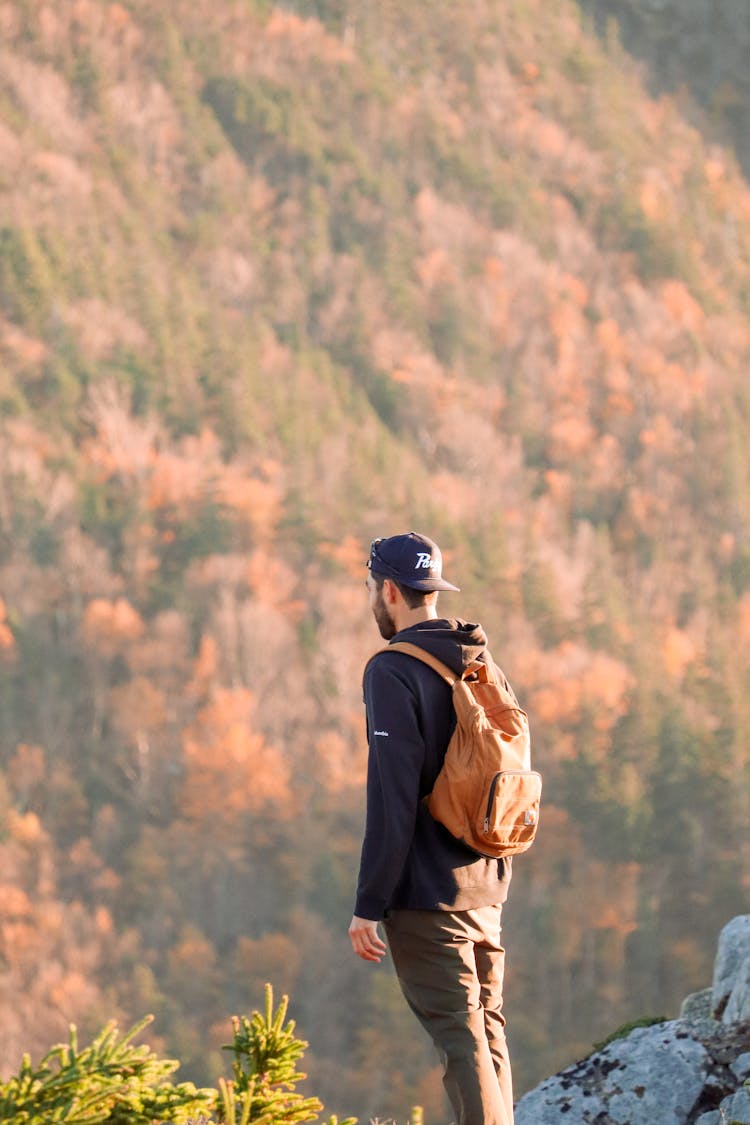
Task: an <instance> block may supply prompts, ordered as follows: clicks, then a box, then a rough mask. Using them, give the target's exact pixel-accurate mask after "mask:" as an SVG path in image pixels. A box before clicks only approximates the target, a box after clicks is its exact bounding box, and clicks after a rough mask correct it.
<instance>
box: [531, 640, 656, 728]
mask: <svg viewBox="0 0 750 1125" xmlns="http://www.w3.org/2000/svg"><path fill="white" fill-rule="evenodd" d="M520 671H521V676H522V678H523V679H524V680H525V682H526V683H527V685H528V692H529V705H530V708H531V710H532V711H533V713H534V718H535V719H536V720H538V721H540V722H542V723H555V724H563V725H566V724H570V725H575V724H576V723H578V722H579V721H580V719H581V715H582V712H583V711H584V710H586V711H589V712H591V713H592V714H593V717H594V725H595V727H596V728H597V729H599V730H601V731H607V730H610V729H611V728H612V726H613V725H614V723H615V722H616V721H617V719H618V718H620V716H621V715H622V714H624V712H625V710H626V707H627V696H628V692H629V691H630V689H631V688H632V686H633V683H634V677H633V674H632V673H631V672H630V670H629V669H628V668H627V667H626V666H625V665H624V664H623V663H622V662H621V661H619V660H616V659H615V658H614V657H612V656H609V655H608V654H607V653H604V652H598V651H597V652H591V651H590V650H588V649H586V648H584V647H583V646H582V645H577V644H575V643H574V642H572V641H564V642H563V643H562V644H560V645H558V647H557V648H556V649H553V650H551V651H549V652H542V651H539V650H532V651H529V652H527V653H526V654H525V655H524V656H523V657H522V658H521V661H520Z"/></svg>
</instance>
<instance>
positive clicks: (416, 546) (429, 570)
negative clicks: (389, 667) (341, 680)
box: [367, 531, 458, 641]
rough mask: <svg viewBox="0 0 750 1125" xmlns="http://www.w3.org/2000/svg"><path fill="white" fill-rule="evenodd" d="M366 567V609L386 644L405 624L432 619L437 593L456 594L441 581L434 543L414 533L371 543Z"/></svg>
mask: <svg viewBox="0 0 750 1125" xmlns="http://www.w3.org/2000/svg"><path fill="white" fill-rule="evenodd" d="M367 566H368V569H369V572H370V573H369V574H368V576H367V589H368V592H369V594H370V608H371V609H372V612H373V616H374V618H375V621H376V623H377V626H378V629H379V630H380V635H381V636H382V637H383V638H384V639H385V640H387V641H389V640H390V639H391V637H393V636H395V634H396V633H397V632H400V630H401V629H403V628H405V627H406V626H407V625H409V624H416V622H417V621H423V620H427V619H428V618H432V617H436V616H437V611H436V608H435V606H436V603H437V596H438V591H439V590H458V587H457V586H452V585H451V583H450V582H446V581H445V580H444V578H443V577H442V556H441V554H440V548H439V547H438V545H437V543H435V542H433V540H432V539H428V538H427V536H425V535H418V534H417V533H416V532H415V531H410V532H408V534H406V535H393V536H391V537H390V538H388V539H374V540H373V542H372V543H371V545H370V558H369V560H368V563H367Z"/></svg>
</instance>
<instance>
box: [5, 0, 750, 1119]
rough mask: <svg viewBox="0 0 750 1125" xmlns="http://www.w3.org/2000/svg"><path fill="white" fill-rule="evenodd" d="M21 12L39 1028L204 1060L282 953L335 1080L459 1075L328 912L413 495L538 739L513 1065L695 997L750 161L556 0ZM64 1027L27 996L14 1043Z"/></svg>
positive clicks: (712, 839) (21, 376)
mask: <svg viewBox="0 0 750 1125" xmlns="http://www.w3.org/2000/svg"><path fill="white" fill-rule="evenodd" d="M542 16H543V18H542ZM0 27H1V29H2V36H1V38H2V43H3V47H2V49H1V53H0V192H1V195H0V215H2V220H1V223H0V227H1V229H0V412H1V413H2V446H1V449H2V460H1V461H0V518H1V519H2V542H1V543H0V593H2V599H3V608H2V613H3V616H2V617H1V618H0V623H1V625H2V629H1V630H0V644H1V645H2V654H3V659H4V661H5V675H4V677H3V679H2V693H3V694H2V698H3V707H2V710H1V711H0V724H1V726H0V730H1V731H2V742H1V743H0V746H1V748H2V762H1V765H2V770H3V775H4V785H5V788H4V791H3V797H2V801H3V808H4V809H5V810H6V811H5V814H4V815H5V816H6V822H7V823H6V831H7V835H6V842H5V844H4V845H3V846H4V847H5V848H6V849H7V859H8V870H9V871H11V872H12V874H11V875H10V876H9V877H8V884H7V888H8V889H7V891H6V895H5V897H4V898H3V899H2V900H1V901H2V903H3V905H2V910H3V911H4V912H5V913H4V914H3V917H4V918H5V919H6V920H7V921H8V924H11V923H12V925H13V926H15V927H16V929H15V930H14V931H13V933H14V934H16V939H15V940H16V942H17V944H16V945H15V946H14V947H13V949H12V950H11V951H10V952H9V953H8V954H7V955H6V957H7V962H8V970H7V972H6V973H5V977H4V987H5V988H6V991H7V995H8V997H9V1002H10V1001H12V1000H13V998H14V997H15V996H16V995H18V994H19V993H20V991H21V990H22V989H23V987H24V986H23V983H22V982H23V980H24V979H25V978H24V973H28V971H30V970H29V968H28V965H29V961H28V958H29V953H28V949H27V948H24V942H26V943H27V944H28V941H29V940H30V938H29V935H30V934H31V933H33V932H34V931H35V930H39V927H40V920H41V919H42V918H43V917H48V916H49V913H50V911H51V912H52V913H53V914H55V917H56V918H57V922H56V927H57V929H58V930H59V931H60V934H61V936H60V937H59V938H56V937H55V933H57V930H56V928H55V926H53V927H52V928H51V929H50V928H49V927H48V929H47V930H45V931H44V932H45V933H46V934H48V938H47V939H45V940H48V945H44V944H41V945H39V946H38V947H37V948H38V955H37V961H36V964H37V965H40V964H42V963H44V964H47V963H54V964H56V966H57V968H56V973H55V974H53V977H54V979H50V980H49V983H48V984H46V985H45V986H44V988H46V989H47V991H46V992H45V991H44V988H42V986H41V985H40V988H42V991H41V992H40V994H39V999H38V1002H37V1003H38V1007H36V1008H34V1009H33V1011H34V1012H35V1013H37V1012H40V1011H41V1012H44V1013H46V1014H45V1016H44V1019H45V1021H46V1020H51V1021H52V1022H54V1029H53V1030H54V1031H55V1033H58V1032H59V1033H60V1034H62V1032H61V1031H59V1029H60V1028H63V1029H64V1025H65V1023H66V1021H67V1020H68V1019H73V1018H75V1019H76V1020H77V1021H79V1022H81V1023H85V1021H89V1024H90V1025H91V1026H93V1025H94V1024H95V1023H96V1024H98V1023H101V1022H103V1019H102V1017H106V1016H108V1015H110V1014H114V1012H115V1011H117V1012H122V1013H125V1014H127V1015H128V1016H131V1015H132V1016H133V1017H135V1016H138V1015H140V1014H141V1013H142V1011H143V1010H144V1009H145V1008H147V1009H149V1010H155V1011H156V1013H157V1023H156V1032H157V1034H158V1035H160V1036H162V1037H163V1039H164V1040H165V1041H166V1042H167V1043H168V1047H169V1051H170V1052H173V1053H175V1054H176V1055H178V1056H179V1057H181V1058H183V1059H184V1060H185V1061H186V1063H187V1064H188V1066H189V1067H190V1068H191V1073H190V1075H188V1076H190V1077H198V1078H199V1079H200V1078H202V1076H204V1075H206V1076H207V1077H208V1078H211V1080H213V1078H214V1077H215V1074H216V1073H218V1072H219V1069H220V1068H219V1065H218V1062H217V1054H216V1053H217V1051H218V1049H219V1046H220V1044H221V1036H222V1035H223V1034H224V1032H223V1030H220V1029H221V1028H222V1027H223V1023H222V1020H223V1018H224V1016H225V1014H226V1011H227V1010H228V1009H232V1010H236V1009H239V1008H243V1007H247V1006H249V1005H250V1004H251V1003H256V1002H257V1001H258V999H259V996H260V989H261V987H262V983H263V981H264V980H265V979H273V981H274V984H275V985H276V987H277V990H278V988H282V989H284V988H289V989H291V990H292V993H293V1004H294V1002H295V1001H296V1003H297V1006H298V1011H299V1018H300V1023H301V1026H302V1027H303V1029H304V1033H305V1034H306V1035H307V1036H309V1037H310V1038H311V1039H312V1040H313V1052H312V1057H311V1061H310V1070H311V1073H312V1074H314V1076H315V1088H316V1091H319V1092H320V1093H321V1096H322V1097H323V1099H324V1101H325V1103H326V1105H327V1106H328V1107H330V1109H331V1110H332V1111H337V1112H342V1113H343V1112H351V1111H353V1112H358V1113H360V1114H362V1115H363V1116H366V1115H367V1114H375V1113H379V1114H381V1115H384V1114H388V1113H390V1114H393V1115H394V1116H400V1117H403V1116H404V1114H405V1107H406V1106H408V1105H409V1104H410V1103H411V1102H412V1101H415V1100H420V1101H421V1102H423V1103H424V1104H425V1105H426V1107H427V1109H428V1116H429V1112H430V1110H432V1112H433V1115H434V1117H436V1118H437V1117H439V1115H440V1112H441V1111H440V1108H439V1107H440V1104H441V1102H440V1098H441V1095H440V1092H439V1089H438V1083H437V1078H436V1076H435V1074H434V1071H431V1069H430V1068H431V1067H432V1057H431V1055H430V1054H429V1051H428V1049H427V1048H426V1047H423V1046H422V1045H421V1044H420V1043H416V1044H415V1043H414V1042H413V1038H414V1036H413V1029H412V1026H411V1023H410V1021H409V1017H408V1013H405V1012H404V1011H403V1005H402V1002H401V1000H400V998H399V997H398V996H397V995H396V991H395V986H394V983H393V980H392V978H391V977H389V976H386V975H385V974H372V973H369V974H368V973H366V971H363V970H362V969H361V968H360V967H359V966H357V965H352V964H351V958H350V955H349V953H348V951H347V949H346V939H345V928H346V924H347V921H348V912H350V909H351V892H352V884H353V880H354V877H355V873H356V865H357V851H358V841H359V836H360V832H361V815H362V777H363V770H364V756H365V750H364V734H363V723H362V713H361V702H360V676H361V670H362V666H363V663H364V661H365V659H366V657H367V655H368V654H369V653H370V652H371V651H372V649H373V648H374V647H375V642H376V636H375V634H374V627H373V625H372V622H371V621H370V620H368V614H367V608H366V604H365V601H364V597H363V591H362V580H363V575H364V560H365V559H366V555H367V544H368V543H369V540H370V539H371V538H372V537H373V536H375V535H379V534H384V533H385V534H387V533H389V532H392V531H395V530H399V529H403V528H406V527H410V526H411V527H418V528H419V529H421V530H425V531H428V532H430V533H431V534H434V535H435V536H436V538H438V539H439V540H440V541H441V543H442V544H444V545H445V548H446V550H445V554H446V557H447V559H448V561H449V563H450V572H451V573H452V574H455V575H456V576H457V581H458V582H459V583H460V584H461V586H462V595H461V597H460V599H458V600H457V601H456V602H455V603H451V606H450V607H449V605H448V600H447V599H446V602H445V605H446V611H447V612H452V611H453V609H452V606H453V605H455V606H457V607H459V611H460V612H461V613H462V614H464V615H465V616H466V617H470V618H471V617H474V618H475V619H476V618H480V619H481V620H482V621H483V623H484V624H485V626H486V627H487V629H488V631H489V633H490V635H491V637H492V640H493V648H494V650H495V654H496V656H497V658H498V659H499V660H500V661H501V663H502V664H503V667H504V668H505V670H506V671H507V673H508V675H509V677H510V679H511V681H512V682H513V683H514V686H515V687H516V689H517V691H518V693H519V695H520V696H521V697H522V699H523V700H524V703H525V705H526V706H527V707H528V710H529V712H530V716H531V720H532V724H533V729H534V735H535V745H536V756H537V762H538V764H539V766H540V768H541V769H542V770H543V772H544V774H545V792H546V807H545V813H544V823H543V828H542V830H541V834H540V835H541V838H540V842H539V844H538V845H537V847H536V848H535V850H534V852H533V853H532V854H530V855H529V856H528V857H525V859H524V861H523V862H519V864H518V868H517V876H516V885H515V888H514V891H515V893H514V895H513V897H512V901H511V905H510V906H509V909H508V911H507V929H508V945H509V948H510V950H511V951H512V953H513V956H512V957H511V958H510V964H511V969H510V973H511V975H510V979H509V987H508V993H509V999H508V1004H509V1011H510V1020H511V1026H512V1028H513V1032H514V1038H513V1045H514V1049H515V1052H516V1058H517V1074H518V1084H519V1090H520V1091H522V1090H523V1089H524V1088H525V1087H526V1086H527V1085H528V1084H529V1083H531V1082H532V1081H535V1080H536V1079H538V1078H539V1077H542V1076H543V1075H545V1074H546V1073H548V1072H550V1071H551V1070H553V1069H555V1068H556V1067H557V1066H558V1065H561V1064H562V1063H564V1062H566V1061H569V1059H570V1058H571V1057H573V1056H574V1055H575V1054H576V1053H579V1052H580V1051H581V1049H585V1047H586V1046H587V1045H588V1043H589V1042H590V1041H591V1040H592V1039H594V1038H597V1037H599V1036H600V1035H601V1034H604V1033H606V1032H607V1031H608V1030H609V1029H610V1028H611V1026H613V1025H614V1024H616V1023H618V1022H622V1021H623V1020H624V1019H626V1018H629V1017H632V1016H638V1015H642V1014H643V1012H644V1010H646V1009H648V1010H656V1011H663V1010H665V1009H667V1008H668V1007H669V1005H670V1004H673V1003H675V1002H676V1001H677V999H678V998H679V996H681V995H682V994H683V993H684V992H686V991H688V990H689V988H690V987H691V986H693V984H694V983H699V982H700V980H702V979H703V977H704V976H705V972H706V966H707V965H708V964H709V961H710V957H711V950H712V941H713V934H714V932H715V928H716V922H717V917H716V916H717V915H718V916H719V920H721V919H722V918H723V917H724V916H727V917H729V916H731V914H733V913H737V912H738V910H740V909H741V908H742V901H741V900H742V899H743V898H744V895H745V894H746V891H747V885H748V884H747V881H748V878H749V877H750V871H749V868H748V861H749V859H750V857H749V856H748V834H747V831H746V829H747V825H748V774H747V769H748V767H747V759H746V751H745V745H746V734H747V723H748V719H747V708H746V703H745V699H746V696H747V681H748V666H747V663H748V662H747V660H746V658H745V656H744V652H745V648H746V644H745V642H746V640H747V637H748V631H749V630H750V613H749V609H748V607H749V606H750V594H749V593H748V582H749V581H750V565H749V560H750V547H749V545H748V542H747V532H746V527H747V505H748V456H747V448H748V442H747V430H748V397H747V391H746V378H745V372H746V370H747V365H748V359H749V358H750V337H749V334H748V330H747V311H748V308H747V306H748V293H749V292H750V289H749V288H748V274H749V267H748V261H749V260H750V259H749V256H748V243H749V240H750V192H748V189H747V185H746V184H745V182H744V181H743V179H742V177H741V175H740V174H739V172H738V170H737V168H736V166H735V163H734V161H733V159H732V157H731V155H729V154H728V153H727V152H725V151H723V150H720V149H718V148H716V147H707V146H706V145H705V144H704V142H703V141H702V140H701V138H700V136H699V135H698V134H697V133H696V132H695V131H694V130H693V129H692V128H691V127H690V126H689V125H688V124H687V123H686V122H685V121H683V120H682V119H681V117H680V115H679V113H678V111H677V109H676V108H675V106H674V105H673V104H672V103H670V102H669V101H667V100H661V101H658V102H655V101H653V100H651V99H649V97H648V96H647V95H646V94H645V93H644V92H643V90H642V89H641V88H640V86H639V82H638V77H637V75H636V74H635V73H634V71H633V70H632V68H631V64H630V63H629V61H628V59H627V57H626V56H625V55H624V53H623V52H621V51H620V50H619V48H618V47H617V46H616V45H614V44H612V45H610V46H609V47H602V46H601V45H600V44H599V43H598V42H597V41H596V39H595V38H593V37H592V36H590V35H589V33H588V32H587V30H586V28H585V26H584V24H583V22H582V20H581V18H580V14H579V12H578V9H577V8H576V6H575V5H573V4H567V3H566V4H563V5H560V6H559V8H558V10H557V11H556V12H555V13H550V12H549V11H547V10H546V9H545V10H544V11H543V9H542V7H541V4H540V3H538V2H531V0H525V2H521V0H503V2H502V3H501V2H500V0H495V2H489V0H488V2H486V3H479V4H474V5H471V6H467V5H464V4H453V5H448V4H442V3H440V4H436V5H430V8H429V11H426V10H422V9H421V8H420V7H419V6H416V7H414V6H412V7H408V6H406V5H402V4H400V3H396V2H393V3H389V4H382V5H378V6H377V10H374V9H373V8H372V6H366V5H364V4H360V3H356V2H355V0H351V2H350V3H331V4H323V3H318V4H307V5H305V4H298V5H296V6H289V5H287V6H285V7H283V8H282V7H274V6H273V5H271V4H269V3H265V2H260V0H258V2H257V3H251V2H243V3H230V2H229V0H217V2H214V3H213V4H207V3H202V2H198V3H196V2H192V3H189V4H188V3H179V2H178V3H172V4H169V5H160V4H156V5H154V4H150V5H149V4H145V3H141V2H140V0H133V2H132V3H127V4H125V3H114V4H99V3H93V2H87V0H78V2H75V3H74V2H72V0H71V2H62V3H59V4H57V5H55V6H54V8H52V7H51V6H48V5H45V4H42V3H35V2H26V3H21V2H20V0H19V2H9V3H6V4H4V5H3V6H2V8H0ZM718 824H720V825H721V831H720V832H719V831H717V827H716V826H717V825H718ZM19 896H23V897H19ZM55 912H56V913H55ZM76 918H78V919H80V920H79V921H78V922H76V921H75V919H76ZM76 925H78V926H79V927H81V933H85V935H86V942H89V941H91V942H92V943H93V944H91V945H90V946H89V945H86V943H84V942H83V940H82V941H81V943H80V947H81V948H83V946H84V945H86V948H90V953H89V954H88V955H87V956H88V958H89V960H88V962H87V963H88V964H89V965H90V966H91V972H90V974H89V975H90V976H91V979H92V985H91V989H90V991H87V990H86V989H84V988H83V986H82V984H81V979H82V977H84V976H85V975H86V974H85V973H84V972H83V970H82V967H81V964H80V963H79V962H78V961H77V957H79V956H82V955H81V954H77V953H76V950H77V949H78V948H79V945H78V944H77V943H76V941H75V940H74V939H73V936H72V935H73V934H74V933H75V932H76V930H75V926H76ZM96 933H98V934H99V935H100V937H99V938H98V939H96V940H94V938H92V937H90V935H92V934H96ZM24 935H26V936H25V937H24ZM56 942H57V945H56V944H55V943H56ZM56 948H57V949H58V950H59V952H58V953H57V954H56V955H55V954H54V953H53V951H54V950H55V949H56ZM22 952H23V956H22ZM55 957H56V960H55ZM30 963H31V965H32V966H33V965H34V964H35V962H34V960H33V959H32V960H31V962H30ZM365 968H366V967H365ZM45 979H46V978H45ZM110 1009H111V1011H110ZM49 1013H53V1015H49ZM539 1013H543V1016H540V1014H539ZM561 1025H562V1026H564V1027H566V1029H567V1035H566V1037H565V1041H564V1042H561V1041H560V1037H559V1034H558V1033H557V1029H558V1028H559V1027H560V1026H561ZM49 1032H50V1029H49V1027H48V1026H45V1027H43V1028H41V1029H39V1030H38V1031H36V1030H35V1024H34V1018H33V1017H32V1015H31V1012H30V1014H29V1017H28V1019H27V1020H25V1021H23V1022H22V1023H21V1024H19V1028H18V1033H17V1035H16V1037H15V1038H14V1040H13V1042H12V1043H11V1042H9V1043H8V1045H7V1048H6V1050H7V1054H8V1057H7V1058H2V1059H0V1065H1V1066H3V1067H6V1068H10V1067H11V1066H13V1065H15V1064H16V1063H17V1058H18V1055H19V1052H20V1051H21V1050H22V1049H23V1048H24V1047H28V1048H30V1049H32V1050H33V1049H34V1048H35V1047H36V1046H39V1047H41V1046H46V1045H47V1044H48V1042H49ZM37 1037H38V1038H37ZM384 1075H393V1078H392V1081H391V1079H390V1078H389V1089H390V1090H391V1093H390V1094H388V1093H387V1092H386V1090H385V1088H384V1078H383V1076H384Z"/></svg>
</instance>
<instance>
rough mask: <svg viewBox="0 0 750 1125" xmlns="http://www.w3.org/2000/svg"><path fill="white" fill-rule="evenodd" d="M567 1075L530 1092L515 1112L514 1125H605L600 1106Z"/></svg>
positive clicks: (595, 1099) (606, 1119)
mask: <svg viewBox="0 0 750 1125" xmlns="http://www.w3.org/2000/svg"><path fill="white" fill-rule="evenodd" d="M566 1073H567V1071H563V1072H562V1074H559V1075H556V1076H555V1077H554V1078H548V1079H547V1080H546V1082H542V1084H541V1085H540V1086H536V1087H535V1088H534V1089H533V1090H530V1091H529V1093H528V1094H526V1095H525V1097H523V1098H521V1100H520V1102H519V1103H518V1105H517V1106H516V1108H515V1113H514V1118H515V1125H560V1122H561V1121H569V1122H570V1125H594V1123H596V1125H599V1123H600V1122H601V1121H608V1120H609V1119H608V1118H607V1116H606V1109H605V1106H604V1102H603V1101H602V1100H601V1099H600V1098H598V1097H597V1096H596V1094H593V1093H591V1091H590V1090H582V1089H581V1087H580V1086H578V1085H576V1084H575V1082H569V1081H568V1080H567V1079H566V1078H565V1075H566Z"/></svg>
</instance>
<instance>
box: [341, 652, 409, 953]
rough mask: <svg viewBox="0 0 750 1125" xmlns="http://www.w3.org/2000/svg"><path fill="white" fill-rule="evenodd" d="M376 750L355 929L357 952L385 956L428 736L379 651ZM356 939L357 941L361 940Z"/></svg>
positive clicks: (372, 725)
mask: <svg viewBox="0 0 750 1125" xmlns="http://www.w3.org/2000/svg"><path fill="white" fill-rule="evenodd" d="M365 702H366V705H367V728H368V738H369V744H370V753H369V759H368V767H367V817H366V827H365V837H364V841H363V844H362V856H361V861H360V871H359V880H358V884H357V898H356V902H355V906H354V911H355V913H354V918H353V919H352V927H351V928H350V931H349V932H350V935H351V937H352V944H353V946H354V948H355V952H356V953H358V955H359V956H363V955H364V954H369V956H365V960H378V961H379V960H380V959H381V957H382V956H383V953H384V952H385V947H384V946H383V943H382V942H381V941H380V938H379V937H378V935H377V922H378V921H379V920H380V919H381V918H382V917H383V914H384V912H385V910H386V908H387V907H388V904H389V902H390V900H391V897H392V895H393V891H394V889H395V887H396V886H397V884H398V882H399V880H400V878H401V876H402V873H403V869H404V863H405V861H406V857H407V855H408V852H409V848H410V846H411V842H412V839H413V836H414V826H415V822H416V817H417V809H418V806H419V784H420V775H421V771H422V767H423V764H424V742H423V739H422V734H421V731H420V729H419V721H418V716H417V707H416V699H415V697H414V694H413V691H412V690H411V688H410V687H409V686H408V685H407V683H406V682H405V681H404V679H403V678H402V676H401V675H400V674H399V672H398V671H397V670H396V668H394V666H393V664H392V663H390V662H389V661H387V660H384V659H383V657H378V659H377V660H375V661H374V662H373V663H372V664H371V665H370V666H369V668H368V671H367V674H366V676H365ZM355 940H356V942H357V945H358V946H359V948H357V945H355Z"/></svg>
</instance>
